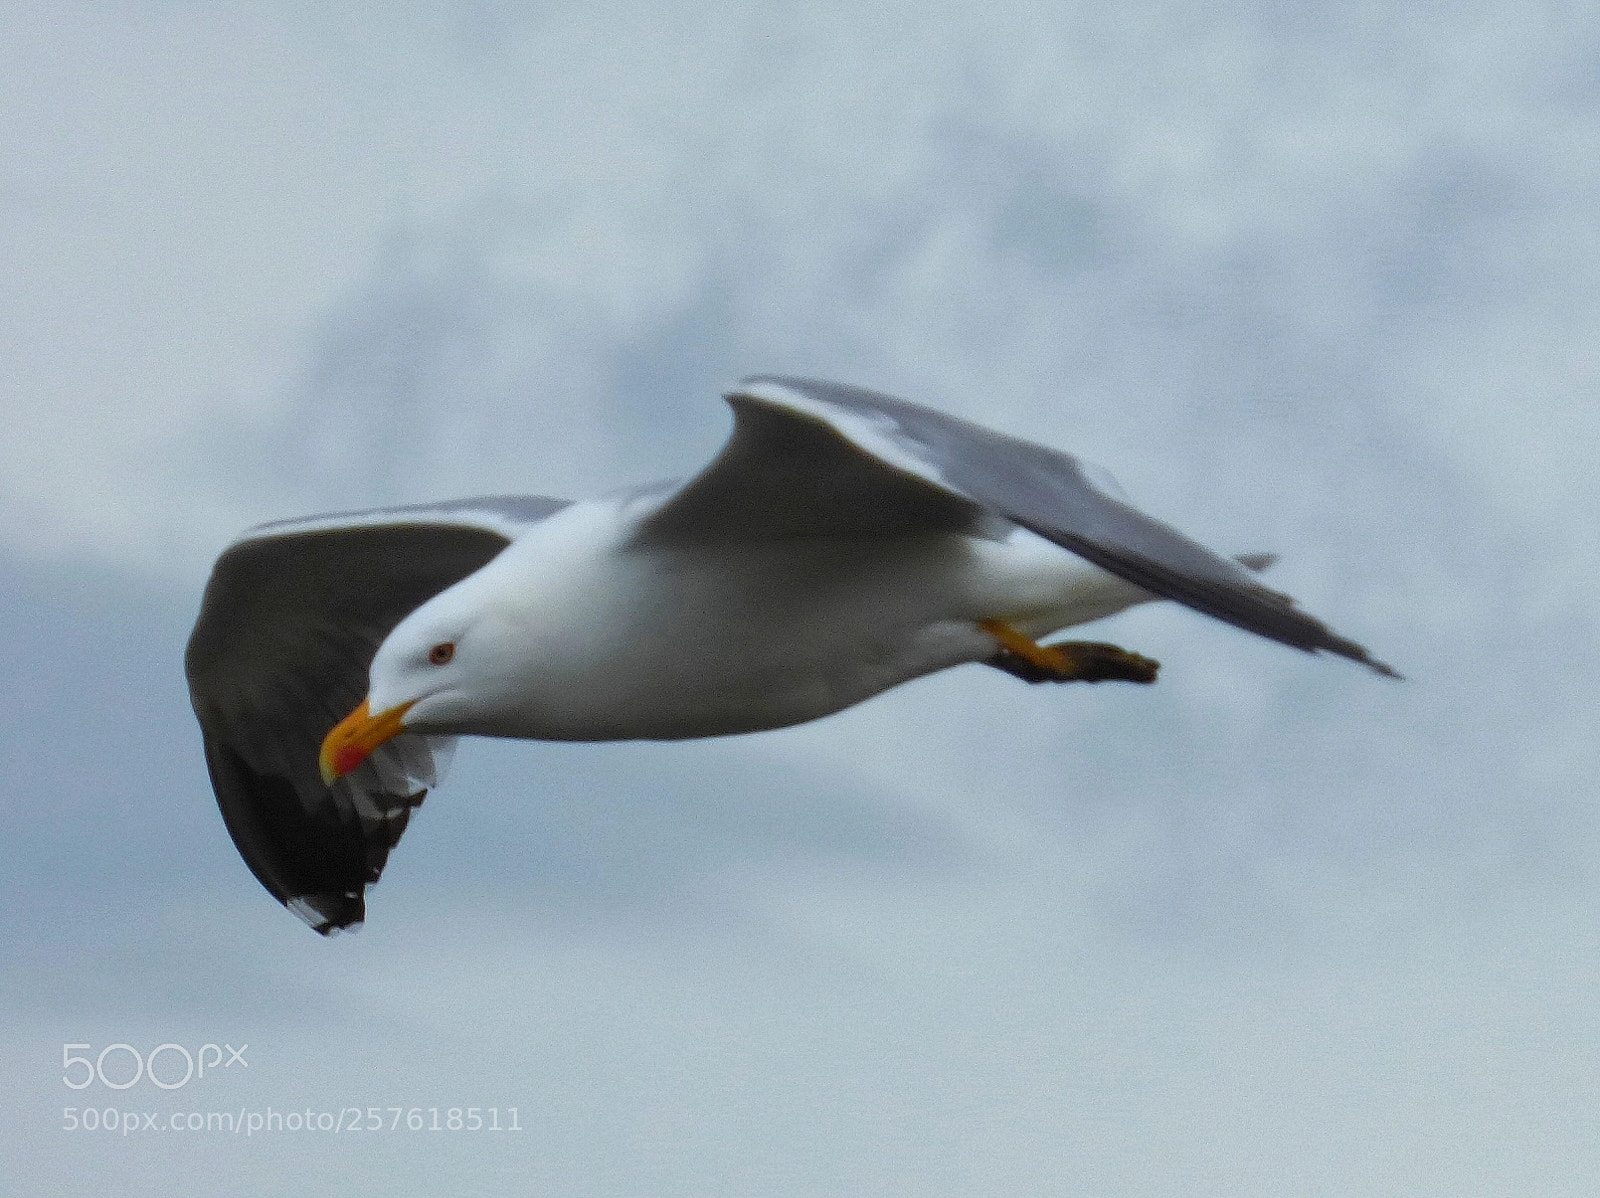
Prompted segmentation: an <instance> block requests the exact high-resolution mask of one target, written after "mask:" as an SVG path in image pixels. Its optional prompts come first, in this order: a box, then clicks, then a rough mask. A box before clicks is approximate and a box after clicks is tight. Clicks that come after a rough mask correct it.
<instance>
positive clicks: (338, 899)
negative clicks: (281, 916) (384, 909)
mask: <svg viewBox="0 0 1600 1198" xmlns="http://www.w3.org/2000/svg"><path fill="white" fill-rule="evenodd" d="M283 905H284V906H285V907H287V908H288V909H289V911H290V913H291V914H292V915H294V916H295V917H296V918H297V919H299V920H300V921H301V922H302V923H304V924H305V925H306V927H308V928H310V929H311V930H312V931H313V932H315V933H316V934H317V935H319V936H333V935H335V934H337V933H339V932H354V931H357V930H359V929H360V927H361V924H362V921H363V920H365V919H366V917H367V905H366V902H365V901H364V900H363V899H362V897H361V896H360V895H349V894H297V895H295V896H294V897H293V898H291V899H288V900H286V901H285V902H284V904H283Z"/></svg>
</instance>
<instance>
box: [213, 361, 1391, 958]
mask: <svg viewBox="0 0 1600 1198" xmlns="http://www.w3.org/2000/svg"><path fill="white" fill-rule="evenodd" d="M725 398H726V399H727V401H728V403H729V404H730V405H731V407H732V408H733V415H734V427H733V432H732V435H731V436H730V438H729V440H728V442H727V444H726V445H725V446H724V447H723V449H722V451H721V453H720V454H719V455H718V456H717V457H716V458H715V459H714V460H713V461H712V462H711V463H710V465H708V466H707V467H706V468H705V469H703V470H702V471H701V472H700V473H699V474H697V475H695V476H694V477H692V478H690V479H688V480H687V481H683V480H676V481H672V482H667V483H660V484H655V485H651V486H645V487H636V488H632V489H629V490H623V491H618V492H614V493H611V494H608V495H604V496H601V497H600V498H597V499H591V500H583V501H579V502H570V501H567V500H563V499H551V498H547V497H544V496H517V497H493V498H480V499H461V500H454V501H450V502H444V503H431V504H418V505H410V506H404V507H387V508H378V509H375V510H371V511H362V512H347V513H339V514H334V515H323V516H310V517H306V518H303V519H296V520H284V521H277V522H274V523H270V524H263V525H260V526H258V527H256V528H253V529H251V530H249V531H248V532H246V533H244V534H243V535H242V536H241V537H240V538H239V539H238V540H236V541H235V542H234V543H233V544H232V545H230V546H229V547H228V548H227V549H226V550H225V551H224V552H223V553H222V555H221V557H220V558H219V559H218V560H217V563H216V566H215V568H214V569H213V571H212V574H211V578H210V581H209V582H208V584H207V586H206V590H205V596H204V598H203V600H202V603H201V608H200V615H199V618H198V620H197V622H196V624H195V628H194V632H193V634H192V636H191V637H190V640H189V645H188V649H187V652H186V655H185V671H186V674H187V676H188V682H189V690H190V696H191V699H192V701H193V704H194V710H195V714H196V716H197V717H198V719H199V722H200V728H201V733H202V738H203V741H204V746H205V757H206V764H207V768H208V770H209V772H210V776H211V782H212V786H213V789H214V790H215V791H216V796H217V803H218V806H219V807H220V808H221V812H222V818H223V821H224V822H225V823H226V825H227V828H228V832H229V833H230V835H231V836H232V838H233V842H234V844H235V845H236V846H237V848H238V850H239V852H240V855H241V856H243V858H244V860H245V863H246V864H247V865H248V866H249V867H250V869H251V871H252V872H253V873H254V874H255V876H256V878H257V879H258V880H259V881H260V882H261V884H262V885H263V886H264V887H265V888H266V889H267V890H268V891H269V892H270V893H271V894H272V896H273V897H274V898H276V899H277V900H278V901H279V902H280V903H282V904H283V905H284V906H285V907H287V908H288V909H289V910H290V911H292V912H293V913H294V914H295V915H297V916H299V917H300V918H301V919H302V920H304V921H305V922H306V923H307V924H308V925H309V926H310V927H311V928H312V929H313V930H315V931H317V932H319V933H322V934H323V935H328V934H331V933H333V932H335V931H337V930H339V929H342V928H348V927H351V926H353V925H358V924H360V923H361V922H362V921H363V920H364V919H365V916H366V900H365V895H366V889H367V887H368V886H370V885H371V884H372V883H374V882H376V881H377V880H378V877H379V875H380V874H381V872H382V871H383V868H384V865H385V863H386V862H387V860H388V857H389V852H390V850H391V849H393V848H394V846H395V845H396V843H398V841H399V839H400V836H401V834H402V833H403V832H404V831H405V828H406V824H407V822H408V821H409V819H410V817H411V813H412V812H413V811H414V810H415V809H416V807H417V806H418V804H420V803H421V802H422V799H423V797H424V796H425V795H426V794H427V791H428V789H429V788H430V787H432V786H434V785H435V783H436V781H437V778H438V775H439V774H440V772H441V771H442V768H443V766H444V764H445V762H446V761H447V760H448V757H449V754H450V752H451V751H452V749H453V746H454V743H455V738H456V737H457V736H461V735H470V736H498V737H522V738H531V739H539V740H570V741H602V740H628V739H658V740H668V739H678V738H685V737H702V736H722V735H727V734H731V733H742V732H754V731H758V730H762V729H769V728H781V727H784V726H787V725H791V724H799V723H803V722H805V721H807V720H814V719H818V718H819V717H821V716H825V715H829V714H831V713H833V712H836V711H840V710H842V709H844V708H846V707H850V706H852V705H853V704H856V703H860V702H861V701H863V700H864V699H868V698H871V697H872V696H873V695H877V694H880V693H881V692H883V691H886V690H888V689H890V688H891V687H895V686H898V685H899V684H900V683H902V682H907V681H909V680H911V679H913V678H918V677H921V676H923V675H925V674H931V673H933V672H935V671H937V670H943V669H948V668H950V667H952V666H957V665H962V664H964V663H969V662H980V663H983V664H985V665H988V666H992V667H995V668H997V669H1000V670H1003V671H1005V672H1007V673H1009V674H1012V675H1014V676H1016V677H1018V678H1020V679H1022V680H1024V681H1026V682H1030V683H1041V682H1091V683H1092V682H1101V681H1127V682H1135V683H1150V682H1153V681H1154V680H1155V677H1156V671H1157V668H1158V666H1157V663H1156V662H1154V661H1152V660H1150V659H1149V658H1147V657H1143V656H1141V655H1139V654H1137V653H1133V652H1130V651H1128V650H1125V649H1122V648H1120V647H1118V646H1115V645H1109V644H1104V643H1100V642H1094V641H1058V642H1055V643H1050V644H1046V643H1043V638H1045V637H1048V636H1050V635H1051V634H1053V633H1055V632H1058V631H1059V630H1061V629H1064V628H1069V627H1072V626H1074V625H1078V624H1084V623H1087V622H1089V621H1091V620H1097V619H1100V618H1101V617H1104V616H1109V615H1112V614H1114V613H1116V612H1119V611H1122V610H1124V609H1125V608H1129V607H1132V606H1134V605H1135V604H1139V603H1144V602H1147V601H1150V600H1153V599H1172V600H1176V601H1177V602H1179V603H1182V604H1184V605H1186V606H1188V607H1190V608H1193V609H1194V610H1196V611H1199V612H1203V613H1204V614H1206V615H1208V616H1212V617H1215V618H1216V619H1219V620H1223V621H1226V622H1227V623H1229V624H1233V625H1235V626H1237V627H1239V628H1242V629H1245V630H1246V631H1249V632H1253V633H1256V634H1257V635H1260V636H1263V637H1267V638H1269V639H1271V640H1274V641H1279V642H1281V643H1282V644H1285V645H1289V646H1292V647H1293V648H1296V649H1301V650H1304V651H1306V652H1310V653H1318V652H1327V653H1333V654H1336V655H1338V656H1341V657H1346V658H1349V659H1350V660H1352V661H1355V662H1359V663H1361V664H1362V665H1364V666H1366V667H1368V668H1369V669H1371V670H1373V671H1375V672H1377V673H1378V674H1382V675H1385V676H1387V677H1391V678H1398V677H1399V675H1398V674H1397V673H1396V672H1395V671H1394V670H1393V669H1392V668H1391V667H1389V666H1387V665H1385V664H1384V663H1383V662H1381V661H1377V660H1375V659H1374V658H1373V657H1372V656H1370V655H1369V654H1368V652H1367V651H1366V650H1365V649H1364V648H1362V647H1361V646H1360V645H1358V644H1356V643H1355V642H1353V641H1350V640H1346V639H1345V638H1344V637H1341V636H1339V635H1338V634H1336V633H1335V632H1333V631H1332V630H1331V629H1330V628H1329V627H1328V626H1327V625H1326V624H1324V623H1322V622H1321V621H1320V620H1318V619H1316V618H1314V617H1312V616H1310V615H1308V614H1307V613H1305V612H1303V611H1301V610H1300V609H1299V608H1297V607H1296V606H1295V604H1294V601H1293V600H1292V599H1290V598H1289V597H1288V596H1286V595H1282V594H1280V593H1278V592H1276V591H1273V590H1270V589H1268V588H1267V587H1265V586H1263V585H1261V583H1260V582H1259V581H1257V579H1256V577H1255V572H1256V571H1259V570H1261V569H1264V568H1266V567H1267V566H1269V565H1271V564H1272V561H1273V560H1274V558H1273V557H1272V556H1271V555H1268V554H1257V555H1244V556H1242V557H1240V558H1238V559H1231V558H1228V557H1224V556H1221V555H1219V554H1216V553H1213V552H1211V551H1210V550H1209V549H1206V548H1204V547H1203V546H1201V545H1199V544H1198V543H1196V542H1195V541H1193V540H1190V539H1189V538H1188V537H1186V536H1184V535H1183V534H1182V533H1179V532H1178V531H1176V530H1175V529H1173V528H1171V527H1170V526H1168V525H1167V524H1164V523H1162V522H1161V521H1159V520H1156V519H1154V518H1152V517H1150V516H1147V515H1145V514H1144V513H1142V512H1140V511H1138V510H1137V509H1135V508H1134V507H1133V506H1132V505H1131V504H1130V503H1129V501H1128V499H1127V497H1126V496H1125V495H1124V494H1123V493H1122V490H1121V488H1120V487H1118V486H1117V484H1116V482H1115V480H1113V479H1112V478H1111V476H1110V475H1109V474H1107V473H1106V472H1105V471H1103V470H1101V469H1100V468H1098V467H1096V466H1093V465H1091V464H1090V463H1088V462H1085V461H1082V460H1080V459H1078V458H1075V457H1073V456H1071V455H1069V454H1066V453H1062V452H1059V451H1057V450H1053V449H1048V448H1045V447H1044V446H1041V445H1035V444H1032V443H1030V442H1027V441H1022V440H1018V439H1016V438H1014V437H1009V436H1006V435H1004V434H1002V433H998V432H993V431H991V430H989V429H986V428H983V427H980V426H979V425H976V424H972V423H969V422H967V421H965V420H960V419H957V418H955V417H953V416H948V415H945V414H943V413H941V412H938V411H935V410H933V409H931V408H926V407H922V406H919V405H917V404H912V403H908V402H906V401H904V400H900V399H894V398H892V397H890V396H887V395H882V394H879V393H877V392H873V391H867V390H863V389H861V388H857V387H849V386H843V385H841V384H837V383H828V382H820V381H816V380H811V379H799V378H787V377H780V376H771V375H759V376H755V377H752V378H748V379H745V380H743V381H742V382H741V383H740V384H739V385H738V386H737V387H736V388H734V389H733V390H732V391H731V392H729V393H728V394H727V395H726V397H725Z"/></svg>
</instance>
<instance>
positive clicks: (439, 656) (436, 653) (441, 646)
mask: <svg viewBox="0 0 1600 1198" xmlns="http://www.w3.org/2000/svg"><path fill="white" fill-rule="evenodd" d="M455 655H456V645H455V642H454V641H440V642H439V643H438V644H437V645H435V646H434V647H433V648H431V649H429V650H428V660H429V661H430V662H432V663H433V664H434V665H436V666H445V665H449V664H450V659H451V658H452V657H454V656H455Z"/></svg>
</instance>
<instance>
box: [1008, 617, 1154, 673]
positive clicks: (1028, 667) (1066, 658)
mask: <svg viewBox="0 0 1600 1198" xmlns="http://www.w3.org/2000/svg"><path fill="white" fill-rule="evenodd" d="M978 627H979V628H981V629H983V630H984V631H985V632H987V633H988V634H989V635H990V636H992V637H994V639H995V640H997V641H999V642H1000V648H1001V653H1000V655H999V657H998V658H996V660H995V661H993V662H991V663H990V664H992V665H996V666H998V667H999V668H1000V669H1003V670H1006V671H1007V672H1009V673H1012V674H1016V675H1017V676H1018V677H1019V678H1023V679H1025V680H1026V681H1029V682H1105V681H1110V680H1113V679H1114V680H1118V681H1122V682H1154V681H1155V680H1156V671H1157V670H1159V669H1160V668H1161V663H1160V662H1158V661H1152V660H1151V659H1150V658H1148V657H1141V656H1140V655H1139V654H1137V653H1130V652H1128V650H1126V649H1120V648H1118V647H1117V646H1116V645H1107V644H1103V643H1101V642H1099V641H1062V642H1060V643H1058V644H1054V645H1041V644H1039V643H1038V642H1037V641H1035V640H1034V639H1033V638H1032V637H1028V636H1024V635H1023V634H1022V633H1020V632H1018V631H1017V630H1016V629H1015V628H1013V627H1011V625H1009V624H1004V623H1002V622H1001V621H999V620H983V621H981V622H980V623H979V624H978Z"/></svg>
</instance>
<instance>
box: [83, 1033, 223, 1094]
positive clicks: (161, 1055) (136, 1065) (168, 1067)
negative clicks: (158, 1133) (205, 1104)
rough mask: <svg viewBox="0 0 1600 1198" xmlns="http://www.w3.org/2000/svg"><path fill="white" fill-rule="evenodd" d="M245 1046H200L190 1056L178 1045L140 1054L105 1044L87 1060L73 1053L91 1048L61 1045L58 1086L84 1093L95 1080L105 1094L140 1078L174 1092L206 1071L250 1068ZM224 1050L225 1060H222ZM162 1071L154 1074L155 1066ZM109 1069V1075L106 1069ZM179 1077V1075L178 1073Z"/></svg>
mask: <svg viewBox="0 0 1600 1198" xmlns="http://www.w3.org/2000/svg"><path fill="white" fill-rule="evenodd" d="M249 1047H250V1046H249V1045H248V1044H241V1045H239V1047H238V1048H235V1047H234V1046H233V1045H231V1044H222V1045H216V1044H202V1045H201V1046H200V1047H199V1048H198V1049H196V1050H195V1051H194V1052H192V1053H191V1052H190V1051H189V1050H188V1049H187V1048H185V1047H184V1046H183V1045H181V1044H157V1045H156V1046H155V1047H154V1048H152V1049H151V1050H150V1051H149V1053H148V1054H141V1053H140V1052H139V1050H138V1049H137V1048H135V1047H134V1046H133V1045H131V1044H122V1043H117V1044H107V1045H106V1046H105V1047H104V1048H102V1049H101V1050H100V1054H99V1055H98V1056H97V1057H95V1058H94V1060H92V1061H91V1060H90V1059H89V1058H88V1057H80V1056H75V1055H74V1054H73V1050H74V1049H77V1048H82V1049H84V1050H86V1051H90V1052H92V1051H93V1050H94V1045H92V1044H63V1045H62V1046H61V1082H62V1084H63V1085H65V1086H66V1087H67V1089H69V1090H87V1089H88V1088H89V1087H90V1086H92V1085H93V1084H94V1083H95V1081H96V1080H98V1081H99V1082H100V1084H101V1085H102V1086H104V1087H105V1088H106V1089H108V1090H126V1089H129V1088H130V1087H132V1086H135V1085H137V1084H138V1082H139V1079H140V1078H141V1077H148V1078H149V1079H150V1081H151V1082H153V1083H154V1084H155V1085H157V1086H159V1087H160V1088H161V1089H163V1090H177V1089H181V1088H182V1087H184V1086H186V1085H188V1084H189V1081H190V1079H191V1078H201V1077H204V1076H205V1075H206V1070H207V1069H209V1070H211V1072H213V1073H215V1072H216V1071H217V1069H218V1068H219V1067H220V1068H222V1069H231V1068H232V1067H233V1066H235V1065H242V1066H243V1067H244V1068H246V1069H248V1068H250V1062H249V1061H247V1060H245V1059H244V1054H245V1050H246V1049H247V1048H249ZM223 1049H227V1051H228V1056H227V1059H226V1060H224V1059H223V1056H222V1051H223ZM157 1061H160V1062H161V1069H160V1071H159V1072H158V1071H157V1070H156V1062H157ZM108 1064H109V1065H110V1069H109V1071H108V1069H107V1065H108ZM180 1067H181V1069H182V1071H183V1072H182V1073H181V1074H180V1073H179V1069H180Z"/></svg>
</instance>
